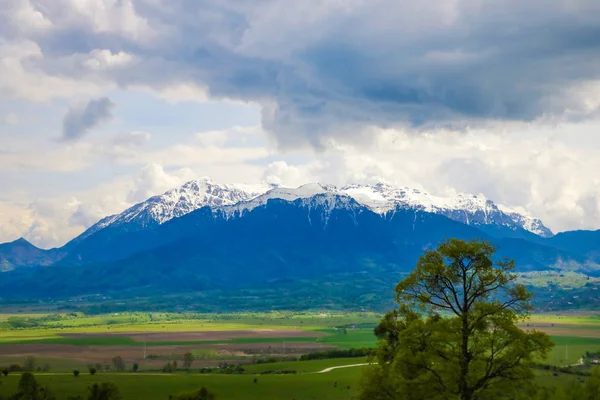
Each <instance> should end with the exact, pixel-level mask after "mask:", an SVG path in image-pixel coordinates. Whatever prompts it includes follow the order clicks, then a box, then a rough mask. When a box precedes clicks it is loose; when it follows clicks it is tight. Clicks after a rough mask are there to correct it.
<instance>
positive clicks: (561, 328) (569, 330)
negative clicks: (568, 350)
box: [519, 323, 600, 338]
mask: <svg viewBox="0 0 600 400" xmlns="http://www.w3.org/2000/svg"><path fill="white" fill-rule="evenodd" d="M519 328H521V329H523V330H526V331H527V330H533V329H536V330H538V331H542V332H545V333H547V334H548V335H550V336H575V337H590V338H597V337H600V327H598V326H597V325H575V324H556V323H536V324H532V323H529V324H519Z"/></svg>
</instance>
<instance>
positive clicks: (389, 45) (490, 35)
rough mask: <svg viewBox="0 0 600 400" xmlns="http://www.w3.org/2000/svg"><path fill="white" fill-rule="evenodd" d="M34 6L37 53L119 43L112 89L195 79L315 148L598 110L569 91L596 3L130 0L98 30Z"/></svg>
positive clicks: (586, 69)
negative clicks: (362, 134)
mask: <svg viewBox="0 0 600 400" xmlns="http://www.w3.org/2000/svg"><path fill="white" fill-rule="evenodd" d="M59 2H63V3H68V0H60V1H59ZM37 3H39V4H40V7H39V9H40V10H44V12H45V15H46V16H47V17H48V19H49V20H51V21H52V22H53V24H54V25H55V26H59V27H60V29H56V30H55V31H54V33H53V34H46V35H44V36H38V37H37V38H36V40H37V42H38V43H39V44H40V46H41V48H42V49H43V51H44V54H46V55H48V56H50V57H52V56H56V57H58V56H61V55H65V54H69V53H75V52H77V53H80V54H81V53H84V54H85V53H87V52H89V51H91V50H93V49H95V48H105V49H110V50H111V51H113V52H117V51H125V52H128V53H130V54H133V55H135V56H136V57H138V58H139V60H140V61H139V63H137V64H136V65H135V69H133V68H130V69H127V68H122V69H119V70H118V71H104V72H103V74H105V76H108V77H110V79H112V80H114V81H115V82H117V83H118V84H119V85H121V86H122V87H128V86H130V85H133V84H145V85H149V86H152V87H155V88H157V89H160V88H162V87H165V86H168V85H169V84H170V83H172V82H182V81H195V82H197V83H200V84H202V85H203V86H206V87H208V89H209V91H210V93H211V95H212V96H213V97H215V98H231V99H237V100H245V101H255V102H259V103H261V104H263V106H264V110H263V124H264V126H265V127H266V128H267V129H269V130H270V131H271V132H273V133H274V134H275V135H276V136H277V137H278V139H279V141H280V143H281V144H283V145H285V146H294V145H296V144H298V143H303V142H310V143H313V144H314V145H317V146H318V145H319V143H320V142H321V141H322V139H323V138H324V137H330V136H336V137H338V138H342V137H344V138H346V137H347V135H351V132H353V131H356V130H357V129H356V128H357V126H361V125H379V126H390V125H396V124H408V125H412V126H422V125H430V124H447V123H456V121H468V123H474V122H477V121H487V120H525V121H528V120H534V119H536V118H540V117H548V116H550V117H558V118H563V117H565V115H566V114H567V113H568V117H569V118H585V117H586V116H587V115H590V114H592V113H594V112H596V111H597V110H594V109H590V107H589V104H588V103H587V102H586V101H585V99H582V98H581V97H580V95H579V93H578V88H579V87H580V86H585V85H587V84H588V83H590V82H593V81H598V80H599V79H600V67H599V65H600V39H599V38H600V2H598V1H597V0H577V1H563V0H530V1H526V2H523V1H520V0H519V1H517V0H505V1H501V2H498V1H481V0H457V1H452V2H442V3H431V2H429V3H427V2H425V3H422V2H414V1H408V0H403V1H398V0H373V1H363V0H347V1H323V2H318V3H314V2H304V1H298V2H290V1H288V0H281V1H276V0H262V1H226V0H213V1H197V2H191V1H181V0H180V1H172V0H169V1H167V0H162V1H160V0H152V1H151V0H135V1H132V4H133V11H134V12H135V14H136V17H137V18H138V19H139V21H142V22H139V21H138V22H136V24H137V25H133V24H132V25H131V26H133V27H138V28H139V27H140V26H142V27H145V28H144V30H142V29H141V28H139V29H138V30H137V31H133V30H132V29H133V28H131V27H130V26H125V25H122V26H121V25H119V26H117V25H115V26H112V25H111V27H109V28H110V29H109V28H102V29H99V28H97V29H95V30H94V29H91V28H90V26H89V24H86V23H83V22H81V21H79V22H77V23H73V21H74V19H73V18H67V17H68V15H67V14H68V13H66V12H65V11H64V10H68V8H65V7H62V8H61V7H58V6H57V0H38V2H37ZM37 3H36V4H37ZM122 3H123V4H125V3H128V2H122ZM115 4H121V3H119V2H117V3H115ZM42 6H43V7H42ZM115 7H116V6H115ZM106 10H108V11H106V13H107V15H108V13H110V7H107V8H106ZM118 13H121V14H118ZM122 14H123V11H122V10H121V11H118V12H117V11H115V15H122ZM109 17H110V15H108V17H107V18H109ZM98 20H100V18H98ZM113 20H114V21H121V22H122V24H126V23H127V22H128V21H129V20H131V18H130V19H125V18H122V19H121V20H119V19H113ZM65 32H68V33H69V35H68V36H65ZM69 37H71V38H72V39H69ZM58 38H60V40H57V39H58ZM45 65H46V67H45V68H54V69H56V68H57V64H52V63H51V62H50V61H48V62H46V64H45ZM51 65H52V67H51ZM40 68H44V66H41V67H40ZM54 72H56V71H54ZM70 73H71V74H72V75H77V72H76V71H70ZM80 73H81V74H82V75H84V73H83V72H80Z"/></svg>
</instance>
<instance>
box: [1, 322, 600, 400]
mask: <svg viewBox="0 0 600 400" xmlns="http://www.w3.org/2000/svg"><path fill="white" fill-rule="evenodd" d="M380 318H381V316H380V315H378V314H374V313H333V314H330V313H327V314H325V313H321V312H319V311H316V312H304V313H285V312H274V313H247V314H215V315H212V314H211V315H209V314H191V313H182V314H177V313H118V314H117V313H113V314H105V315H92V316H88V315H83V314H76V313H71V314H27V313H17V314H0V368H2V367H5V366H9V365H11V364H21V365H22V364H23V363H24V361H25V358H26V357H28V356H33V357H35V362H36V366H38V367H40V369H41V370H40V371H37V372H36V373H35V374H36V377H37V379H38V381H39V382H40V383H42V384H47V385H48V387H49V388H50V389H51V390H52V391H53V392H54V393H55V394H56V395H57V398H58V399H66V398H67V397H68V396H75V395H78V394H85V392H86V388H87V386H88V385H89V384H90V383H93V382H102V381H112V382H114V383H115V384H117V385H118V387H119V389H120V391H121V393H122V394H123V397H124V399H125V400H127V399H140V398H143V399H148V400H154V399H156V400H159V399H167V398H168V396H169V395H170V394H176V393H179V392H182V391H189V390H194V389H198V388H200V387H201V386H206V387H207V388H209V389H211V390H212V391H214V392H215V393H217V395H218V397H217V398H218V399H220V400H222V399H236V400H238V399H239V400H244V399H263V400H269V399H296V400H309V399H319V400H328V399H332V400H333V399H352V398H356V394H357V388H358V384H359V381H360V376H361V371H362V369H363V368H364V367H363V366H352V367H346V368H338V369H333V370H331V371H328V372H324V373H319V372H320V371H323V370H326V369H328V368H330V367H344V366H348V365H355V364H364V363H366V362H367V358H366V357H356V358H337V359H336V358H332V359H320V360H310V361H297V358H298V357H299V356H300V355H301V354H305V353H308V352H314V351H327V350H333V349H353V348H372V347H375V345H376V338H375V337H374V335H373V327H374V326H375V325H376V324H377V322H378V321H379V319H380ZM521 327H522V328H523V329H540V330H543V331H546V332H547V333H548V334H550V335H551V336H552V339H553V341H554V342H555V343H556V346H555V347H554V349H553V350H552V352H551V353H550V355H549V357H548V359H547V360H544V361H541V362H543V363H546V364H551V365H555V366H561V367H564V366H567V365H577V364H578V363H579V360H580V358H581V357H582V356H583V355H584V354H585V352H587V351H589V352H598V351H600V315H596V314H594V313H579V314H578V313H570V314H563V315H558V314H535V315H532V317H531V319H530V320H529V321H528V322H527V323H525V324H523V325H522V326H521ZM188 351H189V352H191V353H192V354H193V355H194V356H195V361H194V363H193V365H192V368H191V370H190V371H189V372H188V371H182V367H181V363H182V359H183V357H182V356H183V353H184V352H188ZM115 356H122V358H123V360H124V361H125V364H126V370H125V371H124V372H117V371H115V369H114V368H112V367H111V359H112V357H115ZM173 361H178V362H179V363H180V364H179V370H177V371H176V372H173V373H163V372H161V369H162V367H163V365H164V364H165V363H168V362H173ZM268 361H276V362H268ZM134 363H135V364H138V365H139V371H138V372H135V373H134V372H132V366H133V364H134ZM224 364H227V365H237V364H241V365H242V367H243V371H242V372H241V373H231V374H229V373H227V374H226V373H219V371H222V369H220V368H218V367H219V366H221V367H224ZM89 365H92V366H94V365H96V366H98V367H99V368H100V370H99V372H97V373H96V375H93V376H92V375H90V374H89V373H88V366H89ZM41 367H43V369H42V368H41ZM105 368H106V370H105ZM202 368H206V369H207V371H208V373H201V372H200V370H201V369H202ZM75 369H77V370H79V371H81V374H80V375H79V376H78V377H74V376H73V374H72V371H73V370H75ZM19 376H20V373H19V372H11V373H9V375H8V376H7V377H2V378H1V380H2V384H1V385H0V395H7V394H10V393H12V392H13V391H14V389H15V387H16V385H17V382H18V379H19ZM537 376H538V380H539V382H540V383H541V384H543V385H547V386H552V385H562V384H564V383H565V382H567V381H570V380H576V379H582V378H580V377H577V376H575V375H571V374H566V373H559V374H556V375H555V373H554V372H552V371H547V370H538V371H537ZM583 379H584V378H583Z"/></svg>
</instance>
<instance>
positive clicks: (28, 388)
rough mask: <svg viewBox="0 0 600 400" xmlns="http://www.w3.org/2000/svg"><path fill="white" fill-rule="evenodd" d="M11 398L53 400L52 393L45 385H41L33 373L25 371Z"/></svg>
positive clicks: (17, 399) (18, 399) (19, 399)
mask: <svg viewBox="0 0 600 400" xmlns="http://www.w3.org/2000/svg"><path fill="white" fill-rule="evenodd" d="M10 398H11V399H12V400H55V397H54V395H53V394H52V393H51V392H50V390H48V388H47V387H46V386H41V385H39V384H38V383H37V381H36V380H35V377H34V376H33V374H31V373H29V372H25V373H24V374H23V375H21V379H19V384H18V386H17V393H15V394H14V395H13V396H11V397H10Z"/></svg>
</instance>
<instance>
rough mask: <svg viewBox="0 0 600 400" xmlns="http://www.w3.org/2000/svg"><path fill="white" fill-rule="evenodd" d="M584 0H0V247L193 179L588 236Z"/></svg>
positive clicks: (595, 206)
mask: <svg viewBox="0 0 600 400" xmlns="http://www.w3.org/2000/svg"><path fill="white" fill-rule="evenodd" d="M598 171H600V2H598V1H597V0H528V1H522V0H502V1H486V0H447V1H443V2H415V1H409V0H321V1H318V2H316V1H308V0H298V1H289V0H197V1H187V0H0V188H1V190H0V242H5V241H11V240H15V239H17V238H19V237H25V238H27V239H29V240H30V241H31V242H32V243H34V244H36V245H38V246H41V247H44V248H50V247H54V246H60V245H62V244H64V243H65V242H67V241H68V240H69V239H71V238H73V237H74V236H76V235H78V234H79V233H81V232H82V231H83V230H85V228H87V227H89V226H90V225H92V224H93V223H95V222H96V221H97V220H98V219H100V218H102V217H104V216H106V215H109V214H114V213H118V212H121V211H123V210H124V209H125V208H127V207H128V206H131V205H133V204H135V203H137V202H140V201H143V200H145V199H146V198H148V197H150V196H152V195H154V194H159V193H162V192H164V191H166V190H168V189H171V188H173V187H176V186H179V185H181V184H183V183H184V182H186V181H188V180H192V179H197V178H201V177H205V176H209V177H212V178H213V179H214V180H216V181H221V182H241V183H258V182H261V181H262V182H267V183H272V184H280V185H285V186H298V185H301V184H303V183H306V182H312V181H318V182H322V183H328V184H335V185H344V184H348V183H367V184H371V183H377V182H386V183H389V184H393V185H397V186H408V187H413V188H417V189H421V190H425V191H427V192H430V193H432V194H437V195H452V194H453V193H458V192H467V193H473V194H481V195H483V196H485V197H487V198H489V199H491V200H493V201H495V202H497V203H501V204H504V205H507V206H510V207H513V208H516V209H519V210H521V211H523V212H526V213H528V214H530V215H532V216H535V217H537V218H540V219H542V221H544V223H545V224H546V225H547V226H548V227H550V228H551V229H552V230H553V231H555V232H559V231H564V230H572V229H598V228H600V177H599V173H598Z"/></svg>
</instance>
